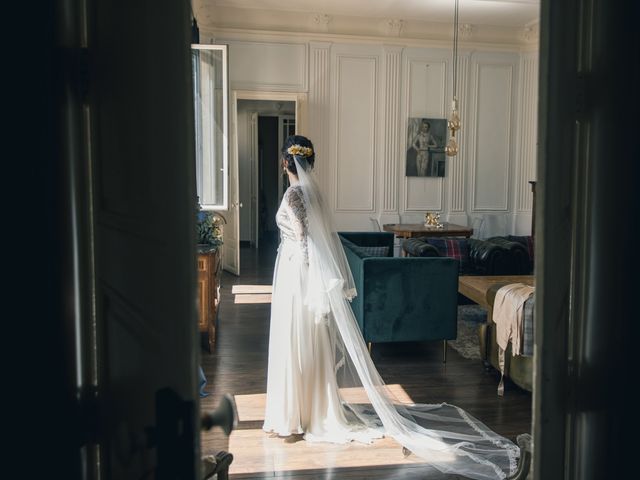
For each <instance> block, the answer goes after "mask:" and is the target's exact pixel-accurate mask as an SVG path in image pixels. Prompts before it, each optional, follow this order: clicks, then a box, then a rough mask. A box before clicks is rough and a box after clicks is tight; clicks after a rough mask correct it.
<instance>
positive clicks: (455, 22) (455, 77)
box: [453, 0, 458, 99]
mask: <svg viewBox="0 0 640 480" xmlns="http://www.w3.org/2000/svg"><path fill="white" fill-rule="evenodd" d="M457 81H458V0H456V5H455V9H454V14H453V98H454V99H455V98H456V83H457Z"/></svg>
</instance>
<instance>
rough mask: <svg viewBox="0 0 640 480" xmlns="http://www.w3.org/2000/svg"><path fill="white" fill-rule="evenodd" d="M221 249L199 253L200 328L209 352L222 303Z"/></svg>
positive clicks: (211, 348)
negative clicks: (219, 306)
mask: <svg viewBox="0 0 640 480" xmlns="http://www.w3.org/2000/svg"><path fill="white" fill-rule="evenodd" d="M220 267H221V259H220V250H215V251H213V252H200V253H198V303H199V307H200V309H199V315H198V330H199V331H200V333H201V335H202V336H203V337H204V338H205V345H206V347H207V348H208V350H209V352H211V351H213V345H214V342H215V338H216V318H217V316H218V305H219V303H220V272H221V268H220Z"/></svg>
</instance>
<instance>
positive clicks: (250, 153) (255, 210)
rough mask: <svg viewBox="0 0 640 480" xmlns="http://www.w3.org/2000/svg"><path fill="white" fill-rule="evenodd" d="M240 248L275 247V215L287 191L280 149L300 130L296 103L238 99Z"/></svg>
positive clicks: (276, 234) (276, 229)
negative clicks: (297, 128)
mask: <svg viewBox="0 0 640 480" xmlns="http://www.w3.org/2000/svg"><path fill="white" fill-rule="evenodd" d="M237 115H238V117H237V118H238V171H239V185H238V187H239V197H240V204H241V205H242V206H243V207H242V208H241V209H240V246H241V248H242V247H244V248H247V247H253V248H257V249H261V248H274V247H275V245H276V244H277V241H278V227H277V225H276V222H275V215H276V212H277V210H278V206H279V205H280V201H281V199H282V195H283V193H284V191H285V190H286V188H287V187H288V184H287V181H288V180H287V176H286V175H284V172H283V171H282V168H281V167H280V146H281V145H282V143H283V141H284V139H285V138H286V137H287V136H288V135H293V134H294V133H295V130H296V102H295V101H276V100H246V99H241V100H238V103H237Z"/></svg>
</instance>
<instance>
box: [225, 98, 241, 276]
mask: <svg viewBox="0 0 640 480" xmlns="http://www.w3.org/2000/svg"><path fill="white" fill-rule="evenodd" d="M230 116H231V122H230V123H231V131H230V134H231V141H230V142H229V146H230V148H229V208H228V210H227V212H226V215H225V217H226V219H227V223H226V225H225V226H224V229H223V235H224V239H223V240H224V245H223V250H222V252H223V254H222V266H223V268H224V269H225V270H226V271H228V272H230V273H233V274H235V275H240V208H242V203H240V185H239V182H238V162H239V159H238V94H237V92H235V91H234V92H233V93H232V97H231V115H230Z"/></svg>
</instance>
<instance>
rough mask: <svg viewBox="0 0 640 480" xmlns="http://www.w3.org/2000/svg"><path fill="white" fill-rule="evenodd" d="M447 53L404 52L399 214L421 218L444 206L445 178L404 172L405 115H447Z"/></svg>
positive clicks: (406, 143) (408, 116)
mask: <svg viewBox="0 0 640 480" xmlns="http://www.w3.org/2000/svg"><path fill="white" fill-rule="evenodd" d="M448 62H449V55H448V53H447V52H446V51H444V50H426V51H425V50H417V49H411V50H407V52H406V56H405V61H404V64H405V67H404V71H405V88H404V102H403V103H404V109H403V112H404V114H403V115H402V119H403V121H402V124H403V128H402V131H401V134H402V143H401V144H402V146H403V156H402V159H401V162H400V164H401V167H402V168H401V179H402V184H403V185H402V187H403V188H402V189H401V192H402V205H401V211H400V215H401V217H402V218H403V219H404V218H405V217H406V218H410V216H409V215H407V214H414V215H416V217H417V220H416V221H420V220H421V219H423V218H424V212H425V211H427V210H430V211H433V210H437V211H442V210H443V209H444V188H443V187H444V181H443V178H436V177H407V176H405V158H406V153H407V149H408V145H409V140H408V138H407V124H408V122H407V119H409V118H425V117H426V118H446V115H447V112H446V108H445V105H446V103H447V99H448V96H449V95H448V92H449V89H448V88H447V85H448V81H447V71H448Z"/></svg>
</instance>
